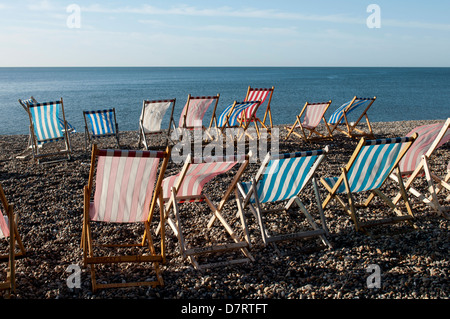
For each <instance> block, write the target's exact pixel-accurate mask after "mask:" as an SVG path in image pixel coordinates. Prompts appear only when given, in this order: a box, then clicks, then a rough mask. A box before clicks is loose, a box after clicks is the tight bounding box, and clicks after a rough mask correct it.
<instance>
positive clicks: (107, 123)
mask: <svg viewBox="0 0 450 319" xmlns="http://www.w3.org/2000/svg"><path fill="white" fill-rule="evenodd" d="M83 117H84V124H85V126H84V128H85V130H84V143H85V147H86V149H87V147H88V144H91V143H92V140H93V139H98V138H108V137H115V139H116V141H117V146H118V147H120V142H119V124H118V123H117V119H116V109H115V108H112V109H105V110H95V111H83ZM88 123H89V124H88ZM89 128H90V130H89Z"/></svg>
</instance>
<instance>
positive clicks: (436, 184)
mask: <svg viewBox="0 0 450 319" xmlns="http://www.w3.org/2000/svg"><path fill="white" fill-rule="evenodd" d="M427 126H428V125H427ZM420 128H421V127H420ZM416 129H418V128H416ZM416 129H414V130H412V131H411V132H415V131H416ZM449 130H450V118H448V119H447V120H446V121H445V123H444V124H443V125H442V128H441V129H440V131H439V133H438V134H437V136H436V138H435V139H434V140H433V141H432V143H431V144H430V146H429V148H428V149H427V151H426V152H425V154H423V155H422V157H421V160H420V162H419V163H418V165H417V166H416V168H415V169H414V170H413V171H405V170H402V178H404V179H405V178H406V182H404V185H405V189H406V191H407V192H408V193H410V194H412V195H414V196H415V198H416V199H418V200H419V201H421V202H423V203H425V204H426V205H428V206H430V207H431V208H432V209H433V210H435V211H436V212H437V213H438V215H440V216H443V217H444V218H446V219H449V218H450V206H444V205H442V204H441V203H440V202H439V199H438V197H437V195H438V194H439V192H441V191H442V190H444V189H447V191H450V184H449V183H448V180H449V176H450V174H447V175H446V176H445V177H444V178H441V177H439V176H437V175H436V174H434V173H433V172H432V170H431V168H430V165H429V160H430V158H431V156H432V155H433V153H434V152H435V150H436V149H437V148H438V147H440V146H441V144H444V143H446V142H448V140H447V139H449V137H448V135H447V134H449V132H448V131H449ZM411 132H410V133H411ZM421 137H424V138H426V136H424V135H421V134H419V137H418V140H417V143H419V140H420V138H421ZM444 139H445V140H444ZM442 142H444V143H442ZM449 164H450V163H449ZM423 175H424V177H425V180H426V182H427V185H428V188H427V190H428V195H427V194H423V193H421V192H420V191H419V190H417V189H415V188H414V187H413V182H414V181H415V180H417V179H419V178H421V177H422V176H423ZM390 178H391V179H393V180H395V181H397V182H398V181H399V180H398V177H397V176H396V175H391V176H390ZM400 199H401V194H397V196H395V198H394V200H393V202H394V204H396V203H397V202H398V201H399V200H400Z"/></svg>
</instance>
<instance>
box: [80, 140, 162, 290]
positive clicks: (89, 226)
mask: <svg viewBox="0 0 450 319" xmlns="http://www.w3.org/2000/svg"><path fill="white" fill-rule="evenodd" d="M170 153H171V148H170V147H168V148H167V149H166V151H134V150H102V149H97V147H96V145H95V144H94V145H93V147H92V158H91V168H90V173H89V181H88V184H87V185H86V186H85V187H84V218H83V229H82V238H81V247H82V249H83V263H84V266H85V267H87V266H88V265H89V266H90V273H91V281H92V290H93V291H94V292H95V291H97V290H98V289H104V288H114V287H116V288H121V287H132V286H152V287H155V286H158V285H163V284H164V281H163V278H162V274H161V270H160V264H162V263H165V258H166V255H165V233H164V229H161V231H160V232H159V234H158V235H159V236H160V237H159V249H158V247H157V245H158V242H157V241H156V236H154V235H152V234H153V232H152V229H151V228H152V224H153V223H156V225H155V227H157V225H158V224H159V223H164V214H163V210H160V214H159V216H158V215H157V214H156V208H157V200H158V199H162V197H161V182H162V179H163V177H164V172H165V170H166V167H167V163H168V161H169V158H170ZM161 161H162V164H161V165H160V162H161ZM94 189H95V193H93V192H94ZM92 194H93V200H92V201H91V196H92ZM108 227H109V228H108ZM130 227H141V230H142V239H141V240H140V241H139V240H137V242H136V241H134V239H133V238H131V237H133V236H122V237H120V236H112V237H113V238H105V236H104V235H101V234H105V233H107V232H105V230H104V229H105V228H106V230H108V229H110V231H111V232H112V233H113V234H120V232H121V231H122V232H126V231H127V230H126V229H129V228H130ZM134 229H136V228H134ZM137 229H138V230H139V228H137ZM129 232H130V234H134V233H135V232H134V231H133V232H131V231H130V230H129ZM95 234H97V236H96V237H95ZM118 237H119V238H118ZM153 237H155V238H153ZM131 241H133V242H131ZM148 263H149V264H151V265H152V266H153V269H149V273H150V275H154V277H148V278H147V277H146V278H138V279H137V280H134V281H133V279H130V282H125V283H122V282H115V281H116V280H113V279H110V278H111V277H108V275H106V278H105V281H108V283H99V282H98V280H97V276H98V273H97V270H96V267H100V265H102V266H103V270H102V273H103V274H104V273H105V272H106V271H107V270H108V265H110V266H111V267H112V266H113V265H117V266H116V267H120V265H124V264H126V265H129V264H135V265H136V264H140V265H142V266H143V267H144V266H145V265H147V264H148ZM153 271H154V272H153ZM122 273H124V271H122ZM132 275H133V273H132V271H128V272H127V276H128V277H131V276H132ZM114 277H115V276H114Z"/></svg>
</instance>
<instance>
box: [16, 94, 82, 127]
mask: <svg viewBox="0 0 450 319" xmlns="http://www.w3.org/2000/svg"><path fill="white" fill-rule="evenodd" d="M19 103H20V105H22V107H23V108H24V109H25V111H26V110H27V104H29V105H33V104H38V103H39V102H38V101H36V99H35V98H34V97H33V96H32V97H30V98H29V99H26V100H21V99H19ZM58 121H59V124H60V126H61V128H62V130H63V131H64V129H65V128H64V120H63V119H62V118H61V117H60V116H59V117H58ZM66 124H67V129H68V130H69V133H76V132H77V130H76V128H75V127H74V126H73V125H72V124H70V123H69V122H67V121H66Z"/></svg>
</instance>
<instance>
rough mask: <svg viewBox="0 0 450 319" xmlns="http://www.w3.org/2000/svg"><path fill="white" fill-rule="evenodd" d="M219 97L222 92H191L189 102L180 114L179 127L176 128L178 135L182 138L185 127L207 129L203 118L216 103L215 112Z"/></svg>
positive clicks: (188, 128)
mask: <svg viewBox="0 0 450 319" xmlns="http://www.w3.org/2000/svg"><path fill="white" fill-rule="evenodd" d="M219 97H220V94H217V95H215V96H191V94H189V95H188V98H187V102H186V104H185V106H184V108H183V111H182V112H181V115H180V121H179V123H178V129H177V130H176V131H177V133H178V137H179V138H181V136H182V135H183V130H185V129H187V130H196V129H201V130H206V127H205V126H204V125H203V118H204V116H205V113H206V111H207V110H208V109H209V107H210V106H211V104H214V109H213V114H215V112H216V108H217V103H218V102H219ZM211 121H212V119H211ZM210 126H211V125H210Z"/></svg>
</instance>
